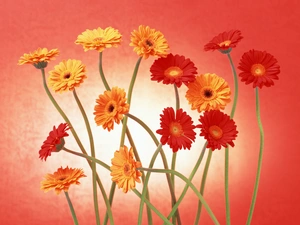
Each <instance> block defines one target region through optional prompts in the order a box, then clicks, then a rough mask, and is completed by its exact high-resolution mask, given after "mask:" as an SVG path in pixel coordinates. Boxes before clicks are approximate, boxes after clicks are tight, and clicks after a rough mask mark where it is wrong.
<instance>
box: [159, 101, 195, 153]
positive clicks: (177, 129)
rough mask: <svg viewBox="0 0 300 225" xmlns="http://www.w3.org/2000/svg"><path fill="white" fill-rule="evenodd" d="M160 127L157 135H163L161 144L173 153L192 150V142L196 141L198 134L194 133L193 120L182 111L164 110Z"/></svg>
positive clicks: (169, 108)
mask: <svg viewBox="0 0 300 225" xmlns="http://www.w3.org/2000/svg"><path fill="white" fill-rule="evenodd" d="M160 121H161V122H160V127H161V128H162V129H159V130H157V131H156V133H158V134H160V135H162V137H161V139H160V142H161V143H162V144H163V145H164V144H166V143H168V145H169V146H170V147H171V148H172V150H173V152H177V151H178V149H182V147H183V148H184V149H186V148H187V149H190V148H191V144H192V141H195V138H196V133H195V132H194V128H195V126H194V125H193V121H192V118H191V117H190V116H189V115H187V114H186V112H183V110H182V109H178V110H177V111H176V115H175V111H174V109H173V108H171V107H168V108H165V109H164V110H163V114H161V115H160Z"/></svg>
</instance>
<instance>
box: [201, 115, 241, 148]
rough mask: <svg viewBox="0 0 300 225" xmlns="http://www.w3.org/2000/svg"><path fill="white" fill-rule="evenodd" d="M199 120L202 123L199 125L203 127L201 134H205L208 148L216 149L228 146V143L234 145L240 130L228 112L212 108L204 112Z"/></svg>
mask: <svg viewBox="0 0 300 225" xmlns="http://www.w3.org/2000/svg"><path fill="white" fill-rule="evenodd" d="M199 121H200V123H201V124H200V125H198V126H197V127H199V128H201V133H200V136H204V138H205V139H206V140H207V142H208V144H207V146H206V148H211V149H212V150H215V149H221V146H223V147H225V148H226V147H227V145H231V146H232V147H234V143H233V140H235V138H236V137H237V134H238V131H237V130H236V125H235V122H234V121H233V120H232V119H230V117H229V116H228V115H227V114H225V113H223V112H221V111H219V110H210V111H206V112H204V114H203V116H200V119H199Z"/></svg>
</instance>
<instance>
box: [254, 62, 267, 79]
mask: <svg viewBox="0 0 300 225" xmlns="http://www.w3.org/2000/svg"><path fill="white" fill-rule="evenodd" d="M265 73H266V68H265V67H264V66H263V65H262V64H253V65H252V67H251V74H252V75H253V76H255V77H260V76H263V75H265Z"/></svg>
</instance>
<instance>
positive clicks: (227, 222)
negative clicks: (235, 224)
mask: <svg viewBox="0 0 300 225" xmlns="http://www.w3.org/2000/svg"><path fill="white" fill-rule="evenodd" d="M227 56H228V59H229V62H230V66H231V69H232V72H233V78H234V98H233V105H232V109H231V113H230V118H231V119H232V118H233V117H234V113H235V110H236V104H237V100H238V92H239V86H238V78H237V74H236V70H235V67H234V64H233V61H232V59H231V56H230V53H228V54H227ZM224 173H225V205H226V224H227V225H230V201H229V147H227V148H225V170H224Z"/></svg>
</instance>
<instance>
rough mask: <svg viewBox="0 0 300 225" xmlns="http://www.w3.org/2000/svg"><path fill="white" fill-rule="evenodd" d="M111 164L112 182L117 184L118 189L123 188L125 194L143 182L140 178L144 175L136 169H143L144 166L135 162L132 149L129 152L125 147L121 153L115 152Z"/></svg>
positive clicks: (121, 148)
mask: <svg viewBox="0 0 300 225" xmlns="http://www.w3.org/2000/svg"><path fill="white" fill-rule="evenodd" d="M111 163H112V166H111V167H110V169H111V173H110V175H111V176H112V181H114V182H116V184H117V185H118V188H123V192H124V193H127V192H128V190H131V189H134V188H135V182H138V183H140V182H141V180H140V178H139V177H140V176H141V175H142V173H141V172H140V171H138V170H136V169H137V168H139V167H142V164H141V163H140V162H136V161H135V160H134V158H133V150H132V148H130V150H129V151H128V148H127V147H126V146H125V145H124V146H123V147H120V149H119V151H118V150H117V151H115V154H114V158H112V160H111Z"/></svg>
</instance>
